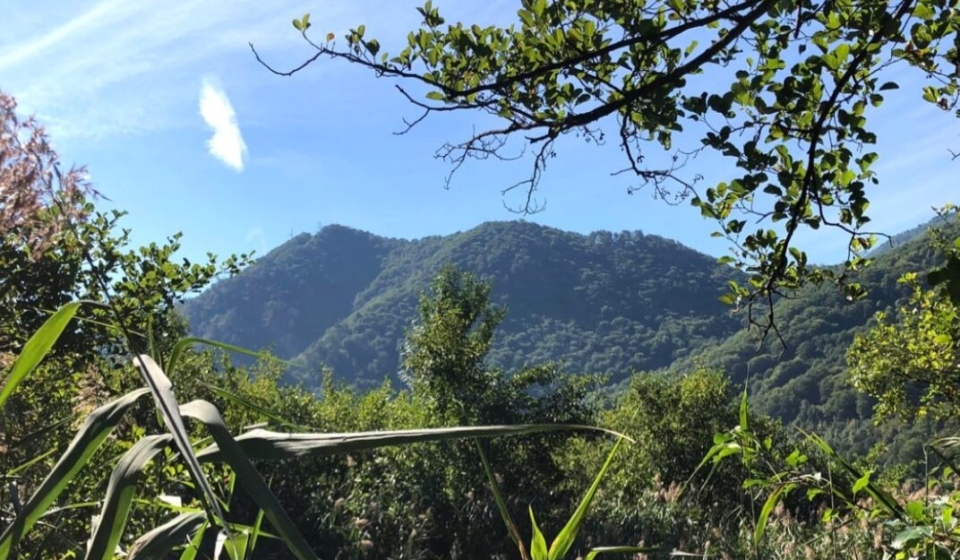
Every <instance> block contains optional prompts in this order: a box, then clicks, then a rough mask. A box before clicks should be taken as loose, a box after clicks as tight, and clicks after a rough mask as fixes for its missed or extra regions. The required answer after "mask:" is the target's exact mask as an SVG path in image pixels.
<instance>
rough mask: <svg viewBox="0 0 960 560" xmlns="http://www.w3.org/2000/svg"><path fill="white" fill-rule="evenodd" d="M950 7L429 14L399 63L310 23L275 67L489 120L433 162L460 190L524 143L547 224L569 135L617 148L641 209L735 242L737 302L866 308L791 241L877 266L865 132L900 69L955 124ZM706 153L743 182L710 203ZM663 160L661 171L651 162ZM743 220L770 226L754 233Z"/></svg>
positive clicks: (907, 2)
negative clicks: (662, 208)
mask: <svg viewBox="0 0 960 560" xmlns="http://www.w3.org/2000/svg"><path fill="white" fill-rule="evenodd" d="M955 4H956V3H955V2H949V1H946V0H901V1H897V2H877V1H875V0H822V1H820V0H789V1H786V0H744V1H739V2H738V1H726V0H631V1H627V0H613V1H611V0H555V1H547V0H522V2H521V7H520V9H519V10H518V12H517V16H518V19H519V21H518V22H516V23H515V24H512V25H509V26H507V27H500V26H485V27H482V26H479V25H468V24H464V23H456V24H452V25H450V24H446V23H445V21H444V18H443V17H442V16H441V15H440V13H439V11H438V9H437V8H435V7H434V6H432V4H431V3H430V2H427V3H426V4H425V5H424V6H423V7H421V8H418V10H419V12H420V13H421V15H422V16H423V23H422V24H421V26H420V28H419V29H415V30H413V31H412V32H410V34H409V35H408V38H407V45H406V46H405V47H403V48H401V49H400V50H399V52H397V53H396V54H388V53H386V52H381V46H380V42H379V41H377V39H375V38H371V37H368V36H367V35H366V29H365V27H364V26H363V25H360V26H358V27H356V28H355V29H351V30H349V32H348V33H346V35H345V37H344V39H345V44H344V43H338V42H337V41H336V36H335V35H334V34H333V33H328V34H326V36H325V37H323V38H322V40H319V41H318V40H315V39H314V38H312V37H311V36H310V35H308V30H309V29H310V27H311V23H310V17H309V15H305V16H303V17H302V18H300V19H297V20H294V22H293V24H294V27H295V28H297V30H299V31H300V32H301V33H302V34H303V36H304V38H305V39H306V40H307V41H308V42H309V43H310V45H312V47H313V48H315V49H316V53H315V54H314V55H313V56H312V57H311V58H309V59H308V60H306V61H305V62H304V63H303V64H301V65H300V66H298V67H297V68H294V69H293V70H290V71H286V72H281V71H278V70H274V69H273V68H271V67H270V66H267V67H268V68H270V69H271V70H272V71H274V72H275V73H277V74H283V75H290V74H293V73H295V72H297V71H300V70H302V69H304V68H306V67H308V66H309V65H310V64H311V63H313V62H314V61H316V60H318V59H319V58H321V57H323V56H328V57H330V58H334V59H342V60H346V61H348V62H350V63H353V64H357V65H360V66H362V67H365V68H368V69H370V70H372V71H373V72H374V73H375V75H377V76H378V77H388V78H397V79H400V81H401V82H402V83H403V84H413V85H417V86H425V89H426V91H425V92H423V95H422V96H421V93H420V92H413V90H410V89H408V88H407V87H406V86H405V85H399V84H398V85H397V88H398V90H399V91H400V93H401V94H402V95H404V96H405V97H406V98H407V99H408V100H409V101H410V102H411V103H412V104H414V105H415V106H416V107H418V108H419V109H420V110H422V113H421V114H420V116H419V117H418V118H416V119H414V120H412V121H405V124H406V130H409V129H410V128H413V127H415V126H416V125H417V124H418V123H420V122H421V121H423V119H424V118H426V117H428V116H429V115H431V114H432V113H438V112H454V111H472V112H478V113H485V114H487V115H490V116H492V117H494V118H493V119H484V120H483V121H482V122H484V123H494V124H489V126H486V127H485V128H481V129H479V132H477V133H475V134H473V135H472V136H470V137H469V138H466V139H464V140H462V141H451V142H448V143H446V144H444V145H443V146H442V147H441V148H440V149H439V150H438V154H437V155H438V156H439V157H441V158H443V159H445V160H446V161H448V162H450V163H451V164H452V171H451V174H453V173H455V172H456V171H457V170H458V169H459V168H460V167H461V166H462V165H463V164H464V163H465V162H466V161H467V160H469V159H471V158H475V159H489V158H492V159H507V158H512V157H518V154H516V153H511V152H508V151H507V148H508V141H509V140H511V139H516V140H519V141H520V142H522V143H523V146H524V148H523V149H522V150H521V153H520V154H519V155H525V156H527V157H529V158H531V160H532V169H531V172H530V174H529V176H526V177H525V178H523V179H522V180H520V181H519V182H517V183H516V184H514V185H512V186H507V187H506V189H505V191H504V192H506V191H508V190H511V189H521V190H524V191H525V192H526V198H525V203H524V204H523V205H521V207H520V208H519V209H518V210H519V211H521V212H525V213H526V212H535V211H537V210H538V209H539V208H540V206H539V204H538V202H537V200H536V198H535V197H534V195H535V192H536V190H537V187H538V185H539V182H540V179H541V177H542V174H543V172H544V170H545V168H546V166H547V163H548V161H549V160H550V159H551V158H553V157H555V156H556V155H557V147H558V144H557V141H558V140H559V139H560V138H561V137H562V136H564V135H568V134H571V133H572V134H574V135H576V136H578V137H581V138H583V139H585V140H586V141H588V142H595V143H598V144H603V143H604V142H605V141H606V140H607V136H608V135H611V136H612V135H614V134H610V133H611V131H614V133H615V137H616V140H615V141H616V143H617V144H618V145H619V147H620V149H621V151H622V152H623V153H624V159H625V166H624V169H623V170H621V171H622V172H627V173H631V174H633V175H634V176H635V177H636V183H635V184H634V185H633V187H631V192H632V191H633V190H635V189H638V188H641V187H643V186H644V185H649V186H651V187H652V188H654V189H655V192H656V194H657V195H658V196H660V197H662V198H664V199H666V200H668V201H674V202H679V201H682V200H689V201H690V202H691V203H692V204H693V205H694V206H695V207H697V208H699V210H700V211H701V213H702V214H703V216H705V217H707V218H710V219H715V220H716V221H717V223H718V228H719V229H718V232H717V235H720V236H725V237H727V238H728V239H729V240H730V241H731V244H732V253H733V256H731V257H726V258H725V260H726V261H727V262H730V263H733V264H735V265H737V266H738V267H739V268H741V269H743V270H745V271H747V272H748V273H749V274H750V278H749V281H748V282H747V283H746V284H744V285H733V286H732V291H731V293H730V294H729V296H728V298H727V299H728V301H729V302H730V303H739V304H745V305H748V304H752V303H753V302H754V301H756V300H757V299H763V300H767V301H772V298H773V297H774V296H775V295H776V294H778V293H783V292H786V291H791V290H793V289H795V288H797V287H799V286H802V285H803V284H805V283H807V282H810V281H816V282H820V281H823V280H826V279H834V280H836V281H837V282H838V283H839V284H841V285H842V286H843V288H844V290H845V291H846V294H847V296H848V297H849V298H858V297H861V296H862V295H863V289H862V288H861V287H860V286H859V285H857V284H855V283H848V282H845V279H846V275H845V274H839V273H835V272H832V271H825V270H819V269H814V268H813V267H811V266H809V265H808V262H807V256H806V254H805V253H804V252H803V251H801V250H799V249H798V248H797V247H795V245H796V243H795V236H796V233H797V231H800V230H801V229H803V228H809V229H814V230H816V229H819V228H820V227H821V226H831V227H833V228H839V229H840V230H842V231H844V232H846V233H847V234H848V235H849V238H848V248H849V251H848V257H847V259H846V263H845V265H846V266H845V268H846V270H856V269H858V268H860V267H862V266H865V265H866V264H868V262H869V261H868V260H867V259H866V258H865V257H864V254H863V253H864V251H865V250H866V249H868V248H869V247H870V246H871V245H872V244H873V243H874V238H873V236H872V235H870V234H869V232H865V226H866V224H867V223H868V222H869V216H868V214H867V208H868V205H869V201H868V197H867V194H868V186H869V185H870V184H876V183H877V182H878V179H877V177H876V176H875V173H874V171H872V169H871V166H872V164H873V163H874V162H875V161H876V160H877V158H878V154H877V153H876V152H873V151H869V149H867V148H866V147H867V146H870V145H872V144H875V143H876V134H875V133H874V132H872V131H871V130H870V128H869V126H868V120H867V117H868V115H869V114H870V111H871V110H872V108H874V107H877V106H879V105H881V104H882V103H883V95H884V93H883V92H885V91H886V90H893V89H897V88H898V87H899V86H898V84H897V83H896V82H895V81H891V80H892V79H893V78H894V77H895V76H894V75H892V74H891V72H892V70H891V67H892V66H894V65H896V64H898V63H902V64H905V65H907V66H909V67H913V68H915V69H917V70H919V71H920V72H922V74H923V76H924V79H925V81H924V82H923V86H922V98H923V99H924V100H925V101H927V102H929V103H932V104H934V105H936V106H938V107H940V108H941V109H943V110H945V111H953V110H954V109H955V108H956V106H957V77H958V62H960V60H958V42H960V36H958V34H957V29H958V25H960V13H958V11H957V8H956V5H955ZM254 52H255V53H256V51H254ZM257 57H258V59H260V57H259V54H257ZM260 60H261V62H263V61H262V59H260ZM900 76H901V74H899V73H897V74H896V77H900ZM406 130H405V131H406ZM685 130H688V131H692V132H693V136H684V138H690V137H693V138H698V140H699V141H698V142H697V143H696V144H695V145H693V146H682V147H677V146H675V145H674V140H675V137H677V133H679V132H681V131H685ZM710 151H713V152H717V153H719V154H720V155H722V156H725V157H727V158H729V160H730V161H731V162H732V163H733V164H734V167H735V169H736V171H735V172H734V173H733V176H732V177H730V178H728V179H727V180H726V181H723V182H719V183H716V184H713V185H707V186H706V188H704V186H705V185H703V184H702V183H703V182H704V178H703V177H702V176H700V175H699V174H698V173H696V172H695V171H692V170H690V169H688V168H687V167H686V165H685V164H686V163H688V162H689V161H690V160H691V158H694V157H696V156H698V155H700V154H701V153H703V152H710ZM657 152H660V153H661V154H665V155H666V157H665V158H664V157H661V158H656V159H651V155H654V154H655V153H657ZM655 161H660V162H666V163H665V164H662V165H661V164H658V163H654V162H655ZM449 178H450V177H449V176H448V181H449ZM748 221H750V222H757V223H759V224H760V226H761V227H759V228H757V229H753V228H748ZM748 308H752V306H750V305H748ZM771 309H772V307H771ZM751 318H752V317H751ZM769 319H770V323H772V316H770V317H769Z"/></svg>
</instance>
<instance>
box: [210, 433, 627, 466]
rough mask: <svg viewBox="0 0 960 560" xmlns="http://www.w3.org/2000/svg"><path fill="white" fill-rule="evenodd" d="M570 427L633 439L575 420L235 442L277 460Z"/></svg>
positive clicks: (259, 436)
mask: <svg viewBox="0 0 960 560" xmlns="http://www.w3.org/2000/svg"><path fill="white" fill-rule="evenodd" d="M571 430H585V431H594V432H604V433H608V434H612V435H615V436H617V437H619V438H621V439H626V440H628V441H633V440H632V439H631V438H629V437H627V436H625V435H623V434H619V433H617V432H615V431H613V430H607V429H605V428H597V427H594V426H583V425H579V424H518V425H513V426H469V427H456V428H430V429H421V430H394V431H378V432H351V433H345V434H325V433H317V434H313V433H295V434H287V433H280V432H272V431H269V430H264V429H261V428H256V429H253V430H250V431H247V432H244V433H242V434H240V435H239V436H237V437H236V442H237V443H238V444H239V445H240V447H241V449H242V450H243V452H244V453H245V454H246V455H247V456H248V457H250V458H251V459H273V460H279V459H293V458H296V457H307V456H324V455H334V454H340V453H352V452H356V451H364V450H368V449H377V448H380V447H388V446H393V445H408V444H411V443H421V442H431V441H449V440H462V439H466V438H481V437H496V436H511V435H526V434H534V433H540V432H563V431H571ZM197 457H198V458H199V459H200V460H202V461H213V462H220V461H223V459H224V456H223V452H222V451H221V449H220V447H219V446H218V445H217V444H214V445H210V446H209V447H206V448H205V449H203V450H201V451H199V452H198V453H197Z"/></svg>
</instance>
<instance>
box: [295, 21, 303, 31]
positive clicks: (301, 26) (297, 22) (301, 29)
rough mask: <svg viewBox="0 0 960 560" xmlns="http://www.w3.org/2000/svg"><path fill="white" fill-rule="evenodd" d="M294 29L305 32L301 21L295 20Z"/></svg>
mask: <svg viewBox="0 0 960 560" xmlns="http://www.w3.org/2000/svg"><path fill="white" fill-rule="evenodd" d="M293 28H294V29H296V30H297V31H300V32H301V33H302V32H303V24H302V23H300V20H299V19H294V20H293Z"/></svg>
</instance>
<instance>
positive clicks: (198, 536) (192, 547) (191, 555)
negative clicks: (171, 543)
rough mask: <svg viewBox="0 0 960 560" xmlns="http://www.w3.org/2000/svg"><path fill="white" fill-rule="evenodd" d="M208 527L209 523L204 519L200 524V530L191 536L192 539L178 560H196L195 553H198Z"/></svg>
mask: <svg viewBox="0 0 960 560" xmlns="http://www.w3.org/2000/svg"><path fill="white" fill-rule="evenodd" d="M209 527H210V522H209V521H206V519H204V522H203V523H201V524H200V528H199V529H198V530H197V532H196V533H194V534H193V538H192V539H190V543H189V544H187V547H186V548H185V549H183V553H182V554H181V555H180V560H196V558H197V553H199V552H200V545H201V544H202V543H203V536H204V533H206V532H207V529H208V528H209Z"/></svg>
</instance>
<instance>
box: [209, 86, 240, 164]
mask: <svg viewBox="0 0 960 560" xmlns="http://www.w3.org/2000/svg"><path fill="white" fill-rule="evenodd" d="M200 116H201V117H203V120H204V122H206V123H207V126H209V127H210V128H211V129H212V130H213V136H212V137H210V140H208V141H207V149H208V150H209V151H210V155H212V156H213V157H215V158H217V159H218V160H220V161H222V162H223V163H225V164H227V165H228V166H230V167H232V168H234V169H236V170H237V171H243V158H244V156H245V155H246V154H247V144H246V143H245V142H244V141H243V134H242V133H241V132H240V125H239V124H238V123H237V113H236V112H235V111H234V110H233V105H232V104H231V103H230V99H229V98H228V97H227V94H226V93H225V92H224V91H223V90H222V89H220V88H219V87H217V86H215V85H214V84H213V83H211V82H209V81H206V80H205V81H204V82H203V86H201V88H200Z"/></svg>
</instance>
